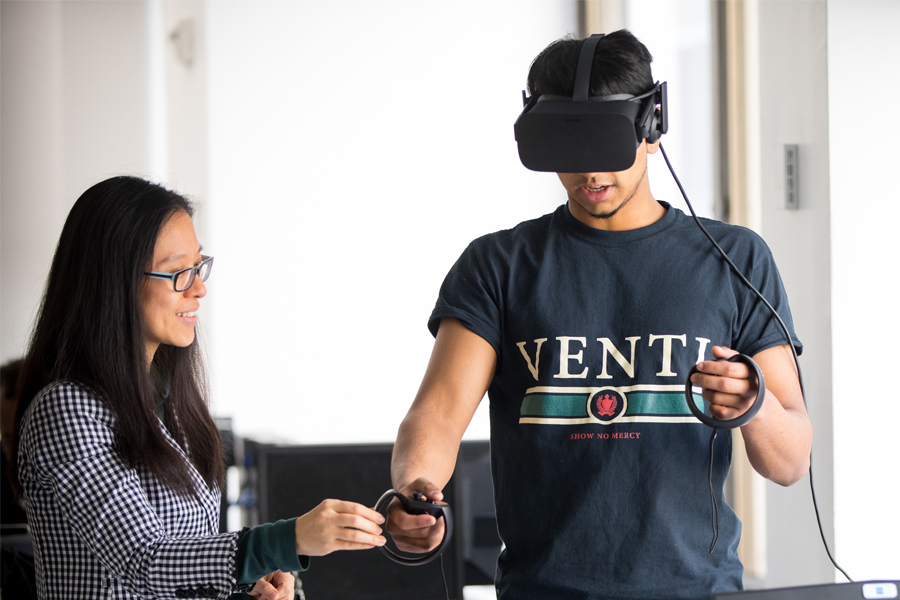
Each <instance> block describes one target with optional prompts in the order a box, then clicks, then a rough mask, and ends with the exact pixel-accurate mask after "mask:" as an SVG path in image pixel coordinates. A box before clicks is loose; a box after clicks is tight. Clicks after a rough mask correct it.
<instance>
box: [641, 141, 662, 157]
mask: <svg viewBox="0 0 900 600" xmlns="http://www.w3.org/2000/svg"><path fill="white" fill-rule="evenodd" d="M659 142H660V140H656V141H655V142H653V143H652V144H647V140H644V142H643V143H645V144H647V154H656V152H657V151H658V150H659Z"/></svg>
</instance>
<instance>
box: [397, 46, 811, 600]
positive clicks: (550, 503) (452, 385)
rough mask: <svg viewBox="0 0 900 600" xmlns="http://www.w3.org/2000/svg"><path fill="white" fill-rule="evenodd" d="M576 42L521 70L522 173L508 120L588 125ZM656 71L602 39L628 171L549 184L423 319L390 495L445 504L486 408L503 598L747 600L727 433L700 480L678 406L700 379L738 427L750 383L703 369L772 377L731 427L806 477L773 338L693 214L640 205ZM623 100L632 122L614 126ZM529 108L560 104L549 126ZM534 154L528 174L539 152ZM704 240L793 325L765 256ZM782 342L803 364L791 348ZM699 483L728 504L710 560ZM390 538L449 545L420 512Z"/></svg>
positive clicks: (758, 452)
mask: <svg viewBox="0 0 900 600" xmlns="http://www.w3.org/2000/svg"><path fill="white" fill-rule="evenodd" d="M581 46H582V42H581V41H580V40H571V39H564V40H558V41H557V42H554V43H553V44H551V45H550V46H548V47H547V48H546V49H545V50H544V51H543V52H542V53H541V54H540V55H539V56H538V57H537V58H536V59H535V61H534V63H533V64H532V67H531V71H530V73H529V76H528V87H529V90H530V92H531V94H532V97H531V101H530V102H529V105H528V106H526V110H525V112H524V113H523V117H521V118H520V123H519V124H517V139H518V140H519V148H520V155H521V156H522V158H523V162H525V164H526V166H529V163H528V160H532V159H526V154H527V151H528V148H525V147H524V146H525V145H526V142H525V138H526V137H527V135H526V134H527V133H528V132H527V131H524V128H525V126H524V125H523V126H522V128H523V130H522V131H520V125H521V123H522V122H523V119H524V117H525V115H526V114H528V113H529V111H539V110H545V111H549V112H550V113H555V114H557V116H558V115H563V116H562V117H561V121H560V122H561V123H562V124H561V125H559V127H568V126H570V124H571V123H572V122H576V123H578V121H577V119H579V118H581V117H580V116H579V115H578V114H577V113H578V110H576V108H577V106H576V105H575V103H574V100H577V97H578V89H577V88H578V84H577V82H576V77H577V76H576V64H577V63H578V60H579V56H580V50H581ZM589 58H590V57H589ZM650 61H651V56H650V54H649V52H648V51H647V49H646V48H645V47H644V45H643V44H642V43H641V42H639V41H638V40H637V39H636V38H635V37H634V36H632V35H631V34H630V33H629V32H627V31H624V30H623V31H618V32H615V33H612V34H609V35H607V36H605V37H604V38H602V39H600V40H599V42H598V43H597V45H596V52H595V54H593V57H592V63H591V64H592V69H591V71H590V73H591V75H590V93H589V94H584V95H585V96H588V95H589V96H590V98H591V99H592V100H590V101H591V102H594V101H596V102H598V103H600V104H602V103H603V102H610V104H606V105H603V108H602V109H601V112H602V111H604V110H607V109H609V110H610V111H611V112H613V113H617V114H628V115H634V116H633V117H629V119H633V121H631V122H634V124H635V128H636V131H638V132H639V133H638V134H637V135H636V137H637V138H638V139H637V140H636V141H629V142H627V143H629V144H632V145H631V146H629V147H627V148H625V149H624V150H623V149H622V148H621V147H617V148H614V150H615V152H612V154H611V155H610V157H607V158H609V159H610V160H612V159H613V158H615V156H621V155H622V154H623V153H626V154H629V155H628V156H627V157H626V158H627V159H628V160H630V159H631V157H630V153H631V152H632V151H633V152H634V160H633V163H632V164H630V166H626V167H624V168H622V169H619V170H610V171H607V172H562V171H567V169H565V168H563V169H559V170H560V171H561V172H559V173H558V176H559V179H560V181H561V182H562V184H563V187H564V188H565V190H566V194H567V201H566V203H565V204H564V205H562V206H560V207H559V208H558V209H557V210H556V211H555V212H553V213H551V214H549V215H545V216H543V217H540V218H538V219H535V220H532V221H527V222H525V223H521V224H519V225H518V226H517V227H515V228H513V229H510V230H507V231H500V232H497V233H494V234H490V235H487V236H484V237H482V238H479V239H477V240H475V241H474V242H472V244H470V246H469V247H468V248H467V249H466V251H465V252H464V253H463V254H462V256H461V257H460V259H459V260H458V261H457V263H456V264H455V265H454V267H453V268H452V269H451V271H450V273H449V274H448V275H447V278H446V279H445V281H444V284H443V285H442V287H441V290H440V295H439V298H438V301H437V305H436V307H435V309H434V311H433V313H432V316H431V319H430V321H429V328H430V329H431V331H432V333H433V334H435V336H436V341H435V346H434V351H433V354H432V356H431V361H430V363H429V365H428V368H427V370H426V372H425V376H424V379H423V381H422V384H421V387H420V389H419V392H418V394H417V396H416V399H415V401H414V402H413V405H412V407H411V408H410V410H409V413H408V414H407V416H406V418H405V419H404V421H403V423H402V425H401V426H400V430H399V432H398V437H397V444H396V446H395V450H394V459H393V465H392V478H393V483H394V486H395V488H396V489H398V490H400V491H402V492H403V493H404V494H406V495H407V496H411V495H412V494H413V492H416V491H418V492H422V493H424V494H425V495H426V496H427V497H428V498H429V499H431V500H437V501H440V500H442V499H443V495H442V494H441V492H440V489H441V488H442V487H443V486H444V485H445V484H446V482H447V481H448V480H449V478H450V476H451V474H452V472H453V469H454V466H455V461H456V454H457V451H458V448H459V443H460V440H461V437H462V434H463V432H464V430H465V428H466V427H467V425H468V423H469V421H470V420H471V418H472V415H473V414H474V412H475V409H476V408H477V406H478V404H479V402H480V401H481V399H482V397H483V395H484V393H485V391H487V392H488V393H489V397H490V415H491V458H492V462H491V468H492V475H493V479H494V495H495V505H496V509H497V519H498V526H499V532H500V535H501V538H502V539H503V541H504V544H505V548H504V550H503V552H502V553H501V555H500V558H499V561H498V573H497V579H496V584H497V590H498V594H499V596H500V598H501V599H507V598H510V599H512V598H514V599H516V600H519V599H531V598H553V599H558V598H573V599H574V598H578V599H605V598H617V599H621V598H698V599H699V598H709V596H710V594H711V593H713V592H726V591H736V590H740V589H742V573H743V567H742V565H741V563H740V560H739V559H738V556H737V545H738V541H739V539H740V522H739V520H738V519H737V517H736V516H735V515H734V513H733V511H731V509H730V508H729V507H728V506H727V505H726V504H725V501H724V494H723V485H724V480H725V476H726V474H727V471H728V467H729V464H730V460H731V436H730V432H728V433H725V434H722V435H720V436H719V437H718V438H717V439H716V440H715V445H714V457H715V460H714V462H713V472H712V474H711V478H710V482H709V483H708V482H707V469H708V468H709V459H710V455H709V452H710V449H709V446H710V440H709V436H710V430H709V428H707V427H705V426H704V425H702V424H701V423H700V422H699V421H697V420H696V418H694V417H692V416H691V413H690V411H689V410H688V407H687V402H686V400H685V397H684V385H685V378H686V375H687V372H688V371H689V369H690V368H691V367H692V366H694V365H695V364H697V366H698V369H699V373H698V374H697V375H695V376H694V377H693V378H692V382H693V383H694V384H695V385H697V386H700V387H702V388H703V396H704V399H705V400H706V401H707V402H708V403H709V404H710V405H711V408H710V412H711V414H712V415H714V416H715V417H717V418H719V419H730V418H733V417H736V416H738V415H740V414H742V413H744V412H745V411H746V410H747V409H748V407H749V406H750V405H751V404H752V402H753V400H754V399H755V397H756V392H757V389H758V388H757V385H758V384H757V381H756V378H755V377H754V376H752V375H751V372H750V369H749V368H748V367H747V365H745V364H742V363H734V362H719V361H716V360H715V359H722V358H727V357H730V356H732V355H734V354H736V352H741V353H743V354H746V355H749V356H752V357H753V358H754V359H755V361H756V362H757V364H758V365H759V367H760V369H761V370H762V372H763V374H764V378H765V382H766V386H765V387H766V396H765V401H764V402H763V404H762V407H761V409H760V411H759V413H758V414H757V415H756V417H755V418H754V419H753V420H751V421H750V422H749V423H747V424H746V425H744V426H743V427H741V435H742V436H743V438H744V441H745V443H746V447H747V451H748V455H749V457H750V460H751V463H752V465H753V466H754V468H755V469H756V470H757V471H758V472H759V473H760V474H762V475H763V476H765V477H767V478H768V479H771V480H772V481H775V482H777V483H779V484H781V485H791V484H793V483H795V482H796V481H798V480H799V479H800V478H801V477H802V476H803V474H804V473H805V472H806V471H807V469H808V467H809V459H808V457H809V455H810V448H811V443H812V426H811V424H810V421H809V418H808V416H807V414H806V410H805V407H804V402H803V398H802V395H801V392H800V387H799V383H798V379H797V372H796V369H795V366H794V362H793V356H792V354H791V351H790V348H789V346H788V345H787V340H786V339H785V338H784V335H783V334H782V333H781V331H780V330H779V329H778V326H777V324H776V323H775V320H774V318H773V317H772V316H771V314H770V313H769V312H768V311H767V310H766V309H765V308H764V307H763V306H761V305H760V304H759V302H757V300H756V298H755V296H753V295H752V294H751V293H750V292H749V291H748V290H747V289H746V288H745V287H744V286H743V285H742V284H741V283H740V282H739V281H738V280H737V279H736V278H735V276H734V275H732V273H731V272H730V271H729V269H728V267H727V266H726V265H725V263H724V262H723V261H722V259H721V257H720V256H719V255H718V254H717V253H716V252H715V250H714V249H713V248H712V246H711V245H710V244H709V242H708V241H707V240H706V239H705V238H704V237H703V235H702V233H701V232H700V230H699V229H697V227H696V226H695V225H694V224H693V222H692V221H691V220H690V218H689V217H687V216H686V215H685V214H684V213H682V212H681V211H680V210H678V209H676V208H674V207H672V206H671V205H669V204H668V203H665V202H660V201H657V200H656V199H654V197H653V195H652V194H651V191H650V185H649V181H648V179H647V168H646V166H647V155H648V154H654V153H656V152H657V150H658V149H659V135H660V134H661V133H664V132H665V129H666V127H665V124H664V122H663V121H664V116H665V115H664V112H665V106H664V103H665V97H664V92H663V94H662V96H659V95H658V94H657V93H656V92H654V93H653V94H650V95H649V96H647V97H646V99H644V100H642V99H641V97H642V96H643V95H644V94H645V93H646V92H648V90H654V89H655V90H657V91H658V90H660V89H663V88H661V87H659V86H656V85H655V84H654V83H653V78H652V76H651V72H650ZM573 90H574V91H573ZM623 95H624V96H623ZM601 97H604V98H601ZM542 99H543V100H542ZM584 100H585V101H587V98H584ZM617 100H626V102H627V103H632V104H634V105H636V106H625V108H623V109H621V110H620V109H619V108H615V107H616V105H614V104H612V103H611V102H612V101H617ZM542 101H546V102H561V103H562V104H560V105H559V106H557V107H555V108H554V107H553V106H551V105H550V104H547V105H545V106H549V107H550V108H549V109H545V108H540V107H542V104H541V102H542ZM660 101H661V105H660V106H659V107H657V106H656V105H657V103H658V102H660ZM566 102H570V103H571V105H569V106H567V105H565V103H566ZM646 102H649V103H650V105H649V111H648V110H645V109H647V108H648V107H647V106H646V105H645V104H644V103H646ZM620 104H621V103H620ZM657 108H660V109H661V111H657V110H656V109H657ZM626 109H627V110H626ZM566 113H570V114H566ZM654 113H655V116H654ZM647 115H650V116H651V117H654V118H651V119H649V120H647V119H645V116H647ZM585 121H587V119H585ZM645 121H646V122H645ZM549 122H550V123H551V125H550V127H551V128H552V127H554V125H552V121H549ZM612 122H613V121H610V123H612ZM584 126H585V127H587V126H588V125H584ZM574 131H576V133H577V132H578V131H580V129H577V128H576V129H575V130H574ZM598 132H599V133H598V134H597V135H598V138H599V139H598V142H599V143H601V144H602V143H603V142H604V140H606V143H608V144H611V145H612V144H616V145H619V146H620V145H621V143H622V141H621V140H622V138H621V136H619V137H616V136H612V137H610V138H608V139H607V138H605V137H602V136H605V135H606V133H605V130H603V129H602V128H601V129H600V130H598ZM642 133H643V134H644V136H643V138H641V134H642ZM520 134H521V135H520ZM554 135H555V133H554V132H553V131H550V132H549V133H546V134H544V133H538V135H537V137H538V138H541V137H542V136H544V138H546V139H548V140H550V138H552V137H553V136H554ZM560 139H561V138H560ZM572 139H575V138H572ZM558 141H559V140H558V139H557V140H555V141H554V140H550V141H548V142H547V144H551V145H552V143H556V142H558ZM570 146H571V147H570V149H569V150H570V151H571V154H572V155H576V154H578V156H566V149H563V150H562V151H561V152H560V153H559V154H560V156H551V154H553V153H552V152H550V153H548V156H547V159H548V161H550V163H548V164H551V163H552V164H559V165H562V166H565V165H567V164H576V163H577V162H578V160H580V158H582V156H581V153H582V149H579V148H576V146H577V143H574V142H573V143H572V144H571V145H570ZM635 146H636V149H635ZM532 150H534V154H533V155H532V158H533V157H534V156H537V157H538V159H539V158H540V155H541V153H542V152H545V151H546V147H542V146H536V147H534V148H532ZM588 150H590V149H588ZM613 155H615V156H613ZM557 159H558V160H559V162H558V163H553V161H554V160H557ZM535 160H537V159H535ZM628 160H626V161H625V162H626V163H627V162H628ZM604 161H605V162H604ZM601 162H602V163H603V164H612V163H610V162H608V161H607V159H606V158H604V159H602V160H601ZM531 168H535V167H531ZM537 168H538V169H539V170H546V169H541V168H540V167H537ZM706 223H707V228H708V229H709V230H710V231H711V233H712V235H713V236H714V237H715V238H716V239H717V240H718V242H719V244H720V245H722V247H723V248H724V249H725V250H726V251H727V252H728V253H729V255H730V256H731V259H732V260H733V261H734V262H735V263H736V264H737V265H738V267H739V268H740V269H741V270H742V271H743V272H744V273H745V274H747V276H748V277H749V279H750V280H751V281H752V283H753V284H754V285H755V286H756V287H757V288H758V289H759V290H760V291H761V292H762V293H763V295H764V296H765V297H766V298H768V299H769V301H770V302H771V303H772V304H773V305H774V306H775V308H776V309H777V310H778V311H779V313H780V314H781V315H782V317H783V318H784V320H785V321H786V322H787V323H788V327H789V328H792V324H791V319H790V309H789V307H788V302H787V296H786V294H785V291H784V287H783V285H782V282H781V279H780V276H779V274H778V271H777V268H776V267H775V264H774V261H773V259H772V255H771V253H770V252H769V249H768V248H767V247H766V245H765V243H764V242H763V241H762V240H761V239H760V238H759V237H758V236H757V235H755V234H754V233H752V232H750V231H749V230H746V229H743V228H739V227H735V226H730V225H725V224H722V223H718V222H715V221H706ZM791 343H793V344H794V345H795V346H796V347H797V348H798V349H799V348H801V344H800V342H799V340H797V339H796V337H795V336H793V335H792V342H791ZM710 486H712V488H713V492H714V494H715V497H716V498H717V500H718V506H719V507H720V509H719V514H718V543H717V544H716V545H715V548H714V549H713V550H712V551H710V543H709V538H710V516H711V515H710V511H711V507H710V493H711V492H710ZM388 531H389V532H390V533H391V534H392V536H393V538H394V540H395V542H396V543H397V545H398V547H399V548H400V549H401V550H406V551H418V552H422V551H424V550H427V549H430V548H433V547H434V546H436V545H437V543H438V542H439V541H440V539H441V537H442V535H443V531H442V524H441V523H440V522H436V521H435V519H434V518H433V517H430V516H427V515H418V516H413V515H407V514H405V513H403V512H402V511H400V510H397V509H396V508H395V507H392V510H391V511H390V517H389V523H388Z"/></svg>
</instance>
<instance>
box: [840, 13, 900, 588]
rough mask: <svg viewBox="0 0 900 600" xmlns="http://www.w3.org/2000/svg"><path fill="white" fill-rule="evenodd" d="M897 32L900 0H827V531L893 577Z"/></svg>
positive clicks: (899, 211) (899, 207) (898, 412)
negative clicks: (830, 439)
mask: <svg viewBox="0 0 900 600" xmlns="http://www.w3.org/2000/svg"><path fill="white" fill-rule="evenodd" d="M898 30H900V3H898V2H895V1H885V0H880V1H879V0H853V1H849V0H830V1H829V2H828V132H829V138H830V139H829V160H830V163H831V177H830V184H831V186H830V187H831V189H830V197H831V207H832V208H831V262H832V278H831V290H830V291H831V295H832V328H833V335H834V338H833V348H834V350H833V352H834V358H833V365H834V369H833V370H832V372H831V376H832V378H831V381H832V386H833V390H834V396H833V398H834V400H833V415H834V416H833V418H834V528H835V545H836V546H837V557H836V558H837V560H838V563H839V564H840V565H841V566H842V567H843V568H844V569H845V570H846V571H848V572H849V573H850V575H851V576H852V577H855V578H858V579H873V578H886V577H890V578H893V579H900V547H898V544H897V540H898V539H900V511H898V498H900V478H898V477H897V473H898V472H900V436H898V435H897V433H896V429H897V424H898V423H900V387H898V386H897V385H895V384H894V383H893V382H892V381H891V379H890V377H891V373H895V371H894V369H895V368H896V367H895V364H896V360H895V357H896V347H895V343H894V342H895V340H897V339H900V321H898V319H897V318H896V314H897V308H898V302H897V293H898V292H897V290H898V287H900V286H898V284H897V274H898V268H897V262H898V260H900V252H898V250H897V244H896V240H897V223H898V222H900V187H898V184H897V179H896V176H897V167H896V163H897V161H896V153H895V151H894V150H893V148H892V142H893V135H892V132H891V126H890V123H891V121H892V120H893V119H892V116H891V110H890V109H889V108H881V105H882V102H883V103H884V105H885V106H886V107H889V106H891V105H892V104H893V102H892V100H890V99H894V98H898V97H900V80H898V77H897V73H898V72H900V67H898V65H900V39H898V36H897V31H898Z"/></svg>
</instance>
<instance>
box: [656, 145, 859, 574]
mask: <svg viewBox="0 0 900 600" xmlns="http://www.w3.org/2000/svg"><path fill="white" fill-rule="evenodd" d="M659 149H660V150H661V151H662V155H663V158H664V159H665V161H666V166H668V167H669V172H670V173H671V174H672V178H673V179H674V180H675V184H676V185H678V189H679V191H680V192H681V195H682V197H683V198H684V202H685V204H687V207H688V209H689V210H690V211H691V216H692V217H694V222H695V223H696V224H697V227H699V228H700V231H702V232H703V234H704V235H705V236H706V237H707V238H708V239H709V241H710V242H711V243H712V245H713V246H714V247H715V248H716V250H718V251H719V254H721V255H722V258H724V259H725V262H726V263H728V266H729V267H731V270H732V271H734V273H735V274H736V275H737V276H738V278H739V279H740V280H741V281H742V282H743V283H744V285H746V286H747V287H748V288H749V289H750V291H752V292H753V293H754V294H756V297H757V298H759V299H760V301H762V303H763V304H765V305H766V307H767V308H768V309H769V310H770V311H771V313H772V315H773V316H774V317H775V319H776V320H777V321H778V324H779V325H780V326H781V329H782V331H784V335H785V337H786V338H787V340H788V346H789V347H790V349H791V353H792V354H793V355H794V364H795V366H796V367H797V379H798V380H799V382H800V397H801V398H803V406H804V407H806V408H807V410H809V407H808V405H807V404H806V391H805V387H804V385H803V373H802V372H801V371H800V359H799V357H798V356H797V349H796V348H795V347H794V342H793V340H792V339H791V333H790V331H789V330H788V328H787V325H785V324H784V321H782V320H781V316H779V314H778V311H776V310H775V307H773V306H772V305H771V304H769V301H768V300H766V298H765V296H763V295H762V294H761V293H760V291H759V290H757V289H756V288H755V287H754V286H753V284H752V283H750V281H749V280H748V279H747V278H746V277H744V274H743V273H741V271H740V269H738V268H737V265H735V264H734V263H733V262H732V261H731V258H729V257H728V254H726V253H725V250H723V249H722V247H721V246H719V244H718V242H716V240H715V239H714V238H713V236H712V235H710V233H709V232H708V231H707V230H706V227H704V226H703V223H701V222H700V219H699V218H698V217H697V213H695V212H694V207H693V206H691V201H690V200H688V197H687V193H686V192H685V191H684V187H683V186H682V185H681V181H679V179H678V176H677V175H676V174H675V169H673V168H672V163H671V162H669V157H668V156H667V155H666V150H665V148H663V146H662V144H660V145H659ZM710 460H712V457H710ZM809 489H810V491H811V492H812V500H813V508H815V510H816V523H817V524H818V525H819V534H820V535H821V536H822V543H823V544H824V545H825V553H826V554H828V559H829V560H831V564H833V565H834V568H836V569H837V570H838V571H840V572H841V573H843V574H844V577H846V578H847V580H848V581H849V582H850V583H853V579H851V578H850V576H849V575H847V572H846V571H844V569H842V568H841V567H840V566H838V564H837V562H835V560H834V557H833V556H832V555H831V549H830V548H829V547H828V541H827V540H826V539H825V531H824V529H823V528H822V519H821V517H820V516H819V505H818V503H817V502H816V490H815V488H814V487H813V475H812V451H810V455H809Z"/></svg>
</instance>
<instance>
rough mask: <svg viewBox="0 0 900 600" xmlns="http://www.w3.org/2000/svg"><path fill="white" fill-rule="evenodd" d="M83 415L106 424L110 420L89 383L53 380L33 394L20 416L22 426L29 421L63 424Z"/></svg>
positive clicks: (106, 410)
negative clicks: (23, 413) (25, 409)
mask: <svg viewBox="0 0 900 600" xmlns="http://www.w3.org/2000/svg"><path fill="white" fill-rule="evenodd" d="M84 418H89V419H93V420H97V421H100V422H101V423H104V424H106V423H111V421H112V413H110V411H109V409H108V408H107V407H106V405H105V404H104V403H103V401H102V400H101V399H100V395H99V394H98V393H97V392H96V391H95V390H93V389H92V388H90V387H89V386H87V385H84V384H82V383H77V382H74V381H68V380H62V381H54V382H53V383H51V384H48V385H47V386H46V387H44V388H43V389H42V390H41V391H39V392H38V393H37V394H36V395H35V397H34V400H32V402H31V405H30V406H29V407H28V410H27V411H26V412H25V415H24V417H23V421H22V429H23V430H24V429H25V428H26V425H27V424H29V423H37V422H40V423H43V422H48V421H55V422H58V423H65V422H69V421H72V420H80V419H84Z"/></svg>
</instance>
